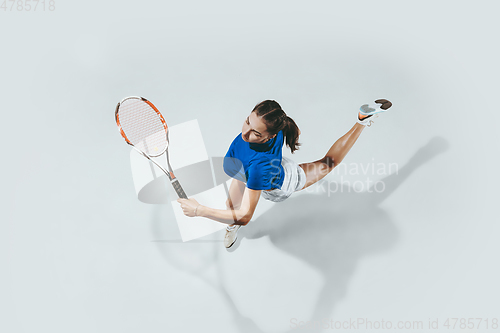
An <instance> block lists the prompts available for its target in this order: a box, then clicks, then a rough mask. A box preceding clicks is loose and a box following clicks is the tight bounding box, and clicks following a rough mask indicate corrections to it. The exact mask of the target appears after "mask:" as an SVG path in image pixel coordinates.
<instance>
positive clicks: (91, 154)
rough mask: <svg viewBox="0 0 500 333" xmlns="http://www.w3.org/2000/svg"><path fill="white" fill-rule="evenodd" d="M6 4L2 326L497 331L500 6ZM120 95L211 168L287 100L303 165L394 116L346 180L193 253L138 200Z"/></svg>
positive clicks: (361, 151)
mask: <svg viewBox="0 0 500 333" xmlns="http://www.w3.org/2000/svg"><path fill="white" fill-rule="evenodd" d="M9 8H10V4H8V7H7V10H6V11H5V13H1V15H2V16H1V20H0V27H1V28H2V29H1V30H0V31H2V32H0V34H1V37H2V45H3V46H2V49H3V50H4V52H2V53H1V54H0V60H1V63H2V64H4V66H3V68H2V74H1V76H0V91H2V92H3V93H4V95H3V96H4V98H3V99H2V101H1V102H0V103H1V104H0V105H1V107H0V110H2V111H1V112H2V115H3V121H2V124H3V125H4V126H3V130H2V132H1V135H2V139H3V142H4V143H6V150H4V152H5V154H4V157H3V158H2V162H3V163H2V173H1V177H2V178H1V180H2V188H3V191H2V199H3V200H2V209H1V212H2V218H1V223H0V228H1V229H0V263H1V264H2V267H3V269H2V273H3V274H0V293H1V295H2V296H1V298H0V311H1V313H2V320H0V331H1V332H8V333H24V332H29V333H31V332H40V333H41V332H51V333H56V332H73V333H79V332H85V333H86V332H106V333H109V332H120V333H128V332H148V333H155V332H187V333H190V332H200V331H203V332H210V333H211V332H217V333H225V332H228V333H233V332H266V333H275V332H276V333H281V332H289V331H299V332H328V331H333V330H337V331H345V332H347V331H354V330H356V331H358V330H362V331H377V332H381V331H410V332H413V331H433V332H436V331H439V332H441V331H443V332H444V331H447V332H449V331H457V332H458V331H462V332H494V331H495V330H497V329H498V328H496V329H495V326H494V325H495V323H498V320H500V312H499V310H500V306H499V305H498V299H499V297H500V287H499V284H498V281H499V279H500V269H499V268H498V255H499V253H500V252H499V251H500V245H499V242H498V234H499V231H500V227H499V224H498V218H497V217H496V215H497V214H496V208H497V206H498V204H497V199H498V193H497V189H498V185H499V176H498V172H497V170H496V165H497V164H498V162H499V158H498V148H497V142H498V134H497V133H498V131H497V129H496V128H495V127H496V121H495V118H494V110H495V108H496V102H497V101H496V99H495V97H496V96H497V94H498V91H499V89H498V88H500V87H499V84H498V80H497V78H498V74H500V73H499V72H500V71H499V69H500V68H499V65H498V63H497V60H496V59H498V58H500V48H499V47H498V45H497V44H498V43H493V42H492V41H493V40H495V38H496V31H498V28H499V23H498V20H497V19H496V16H495V15H496V13H497V12H498V9H500V8H499V5H498V4H497V2H494V1H481V2H480V3H475V4H472V3H461V2H460V3H457V2H452V1H444V2H440V3H439V4H436V3H433V2H425V1H424V2H418V3H417V2H415V3H402V2H397V1H381V2H377V4H375V3H373V2H370V1H359V2H356V3H349V4H347V3H343V2H330V1H318V2H315V3H314V4H305V3H303V2H300V1H294V2H289V1H273V2H260V1H257V2H252V4H250V3H246V4H236V3H233V2H228V1H215V2H210V4H209V3H205V2H193V3H189V4H188V3H183V4H179V3H177V2H162V3H159V2H152V1H146V2H144V3H141V5H138V4H133V3H128V2H126V3H124V2H115V1H110V2H108V3H106V4H102V3H98V2H92V1H90V2H85V3H78V2H74V3H71V4H66V3H62V2H61V3H59V2H56V7H55V8H56V9H55V10H54V11H53V12H49V11H46V12H36V13H35V12H29V13H28V12H27V11H26V10H24V11H19V12H17V11H9ZM23 8H24V7H23ZM97 8H98V9H99V10H97ZM431 9H432V10H431ZM381 18H384V19H381ZM129 95H140V96H144V97H146V98H149V99H150V100H151V101H153V102H154V103H155V105H156V106H158V107H159V108H160V110H161V111H162V112H163V113H164V115H165V114H168V119H169V120H168V122H169V124H170V125H178V124H182V123H185V122H188V121H192V120H197V122H198V124H199V126H200V130H201V132H202V136H203V141H204V144H205V148H206V151H207V154H208V156H209V157H210V158H212V157H221V156H224V155H225V153H226V151H227V149H228V147H229V145H230V143H231V142H232V140H233V139H234V138H235V137H236V135H238V134H239V133H240V132H241V125H242V123H243V121H244V119H245V118H246V116H247V115H248V113H249V112H250V111H251V109H252V108H253V106H254V105H255V104H257V103H258V102H260V101H262V100H264V99H275V100H277V101H278V102H279V103H280V104H281V105H282V107H283V109H284V110H285V111H286V112H287V114H288V115H289V116H290V117H292V118H293V119H294V120H295V121H296V123H297V124H298V126H299V127H300V129H301V132H302V135H301V137H300V140H299V141H300V142H301V143H302V146H301V148H300V150H299V151H297V152H296V153H295V154H293V155H292V154H291V153H290V150H289V149H288V148H286V147H284V149H283V154H284V156H287V157H289V158H292V159H294V160H295V161H297V162H298V163H302V162H308V161H313V160H316V159H319V158H321V157H323V155H324V154H325V153H326V151H327V150H328V148H329V147H330V146H331V145H332V144H333V143H334V142H335V140H337V139H338V138H340V137H341V136H342V135H343V134H345V132H347V131H348V130H349V129H350V128H351V126H352V125H353V124H354V121H355V117H356V112H357V109H358V108H359V106H361V105H362V104H365V103H369V102H371V101H372V100H375V99H378V98H387V99H389V100H391V101H392V102H393V107H392V108H391V111H390V112H388V113H386V114H383V115H381V116H380V117H379V118H378V119H377V120H376V122H375V124H373V126H372V127H370V128H367V129H366V130H365V131H364V132H363V133H362V135H361V136H360V138H359V140H358V142H356V144H355V146H354V148H353V149H352V151H351V152H350V153H349V154H348V155H347V157H346V158H345V160H344V162H343V163H344V165H345V166H343V167H339V169H338V170H335V171H334V172H332V173H331V174H330V175H328V176H327V177H326V178H325V179H324V180H323V181H322V182H320V183H319V184H316V185H315V186H313V187H312V188H311V189H310V190H309V191H302V192H299V193H296V194H294V195H293V196H292V197H290V198H289V199H288V200H286V201H285V202H283V203H279V204H270V203H269V202H264V201H263V200H262V199H261V201H260V202H259V204H258V209H259V211H260V215H259V216H258V217H256V218H255V219H254V220H253V221H252V222H251V223H250V224H248V225H247V226H246V227H244V228H242V229H241V230H240V232H239V239H238V241H237V243H236V244H235V246H234V247H233V248H232V249H231V250H230V251H227V250H226V249H225V248H224V246H223V242H222V239H223V235H224V232H223V231H218V232H216V233H214V234H211V235H209V236H206V237H203V238H199V239H196V240H193V241H190V242H182V241H181V236H180V233H179V228H178V226H177V223H176V220H175V217H174V212H173V209H172V206H171V204H170V201H173V200H175V199H176V198H175V196H174V194H173V191H171V190H170V189H169V190H168V197H167V200H166V201H165V202H163V203H158V204H146V203H144V202H141V201H140V200H138V197H137V193H136V191H135V188H134V183H133V180H132V171H131V164H130V147H129V146H127V145H126V144H125V143H124V142H123V139H122V138H121V137H120V135H119V133H118V132H117V130H116V124H115V120H114V114H113V112H114V108H115V106H116V103H117V102H118V101H120V100H121V99H122V98H123V97H125V96H129ZM391 166H392V167H391ZM180 174H182V176H183V177H185V178H184V181H190V182H197V181H198V180H197V175H196V174H189V172H188V171H186V170H184V172H180ZM179 177H181V176H179ZM188 177H189V179H187V178H188ZM181 180H182V179H181ZM202 181H203V180H200V182H202ZM368 182H371V184H378V186H379V187H378V188H377V189H378V190H379V191H374V190H373V188H371V189H372V190H371V191H370V187H369V186H368V185H365V184H368ZM165 184H167V183H165ZM356 184H357V185H356ZM369 191H370V192H369ZM453 318H457V319H456V320H455V319H453ZM471 319H473V320H472V321H471ZM479 319H480V320H479ZM464 323H466V324H464ZM447 324H449V326H447ZM381 325H382V326H381ZM453 325H454V329H453ZM487 325H488V329H487Z"/></svg>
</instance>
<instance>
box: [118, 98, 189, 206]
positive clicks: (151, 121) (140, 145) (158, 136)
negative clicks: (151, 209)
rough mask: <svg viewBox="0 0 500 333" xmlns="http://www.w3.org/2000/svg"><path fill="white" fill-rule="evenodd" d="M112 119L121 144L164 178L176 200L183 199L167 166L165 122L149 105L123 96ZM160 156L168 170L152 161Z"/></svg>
mask: <svg viewBox="0 0 500 333" xmlns="http://www.w3.org/2000/svg"><path fill="white" fill-rule="evenodd" d="M115 120H116V124H117V125H118V130H119V132H120V134H121V135H122V136H123V138H124V139H125V141H126V142H127V143H128V144H129V145H131V146H132V147H133V148H134V149H135V150H137V151H138V152H139V153H140V154H141V155H142V156H144V157H146V158H147V159H148V160H150V161H151V162H153V163H154V164H155V165H156V166H157V167H158V168H160V169H161V170H162V171H163V172H164V173H165V174H166V175H167V177H168V178H169V179H170V183H171V184H172V186H173V187H174V189H175V192H177V195H178V196H179V198H184V199H187V198H188V197H187V196H186V193H184V190H183V189H182V187H181V184H180V183H179V181H178V180H177V178H175V175H174V172H173V171H172V167H171V166H170V162H169V158H168V126H167V122H166V121H165V119H164V118H163V116H162V115H161V113H160V111H158V109H157V108H156V107H155V106H154V105H153V103H151V102H150V101H148V100H147V99H145V98H144V97H135V96H132V97H126V98H124V99H123V100H122V101H121V102H120V103H118V105H117V106H116V111H115ZM163 153H165V155H166V157H167V169H168V170H166V169H165V168H164V167H163V166H161V165H160V164H158V163H157V162H156V161H155V160H153V159H152V157H158V156H160V155H162V154H163Z"/></svg>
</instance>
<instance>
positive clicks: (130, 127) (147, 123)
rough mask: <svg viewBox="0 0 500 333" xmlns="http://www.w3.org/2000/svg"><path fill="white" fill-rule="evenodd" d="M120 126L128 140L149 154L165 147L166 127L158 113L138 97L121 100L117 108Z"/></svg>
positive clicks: (157, 152)
mask: <svg viewBox="0 0 500 333" xmlns="http://www.w3.org/2000/svg"><path fill="white" fill-rule="evenodd" d="M118 119H119V122H120V126H121V128H122V130H123V132H124V133H125V136H126V137H127V139H128V141H129V142H130V143H132V144H133V145H134V146H135V147H136V148H137V149H139V150H141V151H143V152H145V153H146V154H148V155H150V156H155V155H159V154H161V153H163V151H165V149H166V148H167V135H166V128H165V126H164V125H163V122H162V121H161V118H160V115H159V114H158V113H157V112H156V111H155V110H154V109H153V108H152V107H151V106H150V105H149V104H147V103H146V102H144V101H142V100H139V99H128V100H125V101H123V103H122V104H121V105H120V107H119V110H118Z"/></svg>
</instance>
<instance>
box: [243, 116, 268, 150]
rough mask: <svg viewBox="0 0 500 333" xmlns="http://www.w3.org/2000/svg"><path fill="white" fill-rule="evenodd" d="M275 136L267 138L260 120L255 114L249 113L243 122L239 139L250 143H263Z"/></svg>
mask: <svg viewBox="0 0 500 333" xmlns="http://www.w3.org/2000/svg"><path fill="white" fill-rule="evenodd" d="M275 136H276V134H275V135H273V136H271V137H270V136H269V133H268V132H267V129H266V124H265V123H264V121H263V120H262V118H260V117H258V116H257V114H256V113H255V112H251V113H250V115H249V116H248V117H247V119H245V121H244V122H243V128H242V129H241V137H242V138H243V141H246V142H251V143H264V142H266V141H268V140H270V139H272V138H274V137H275Z"/></svg>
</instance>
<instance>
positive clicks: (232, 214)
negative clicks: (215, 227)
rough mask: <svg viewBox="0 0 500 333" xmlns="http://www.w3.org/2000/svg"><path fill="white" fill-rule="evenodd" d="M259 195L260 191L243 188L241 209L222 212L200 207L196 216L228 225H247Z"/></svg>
mask: <svg viewBox="0 0 500 333" xmlns="http://www.w3.org/2000/svg"><path fill="white" fill-rule="evenodd" d="M231 187H232V184H231ZM260 193H261V190H252V189H249V188H246V187H245V191H244V193H243V198H242V200H241V207H240V208H239V209H231V210H222V209H214V208H210V207H205V206H203V205H200V206H199V207H198V210H197V216H203V217H206V218H209V219H211V220H215V221H218V222H222V223H226V224H230V225H233V224H238V225H247V224H248V222H250V220H251V219H252V216H253V213H254V212H255V208H256V207H257V203H258V202H259V198H260Z"/></svg>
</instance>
